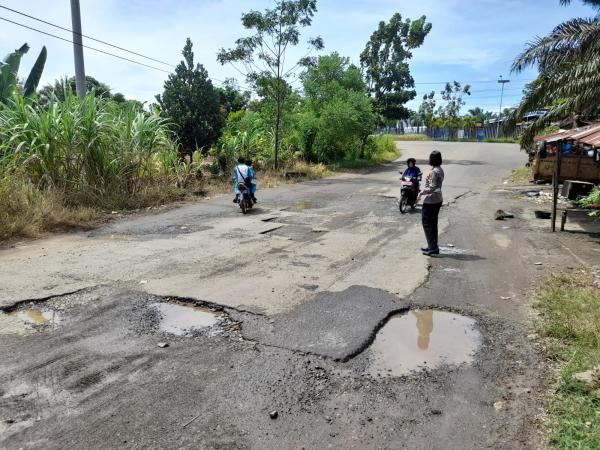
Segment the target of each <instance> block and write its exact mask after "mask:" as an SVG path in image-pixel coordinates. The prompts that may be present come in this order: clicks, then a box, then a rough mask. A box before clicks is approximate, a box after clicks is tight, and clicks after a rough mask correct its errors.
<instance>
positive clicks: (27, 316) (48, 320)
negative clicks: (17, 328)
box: [8, 307, 61, 325]
mask: <svg viewBox="0 0 600 450" xmlns="http://www.w3.org/2000/svg"><path fill="white" fill-rule="evenodd" d="M8 315H9V316H12V317H15V318H17V319H19V320H21V321H22V322H25V323H28V324H30V325H56V324H57V323H59V322H60V321H61V316H60V314H59V313H57V312H56V311H53V310H51V309H43V308H37V307H31V308H26V309H18V310H16V311H12V312H9V313H8Z"/></svg>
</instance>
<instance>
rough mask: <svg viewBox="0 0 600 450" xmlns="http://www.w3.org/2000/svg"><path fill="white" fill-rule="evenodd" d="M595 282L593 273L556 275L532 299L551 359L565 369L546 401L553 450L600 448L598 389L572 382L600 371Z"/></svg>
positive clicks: (584, 271) (598, 318) (598, 312)
mask: <svg viewBox="0 0 600 450" xmlns="http://www.w3.org/2000/svg"><path fill="white" fill-rule="evenodd" d="M596 270H597V268H596ZM593 281H594V276H592V275H591V274H590V271H589V270H583V271H573V272H570V273H559V274H554V275H552V276H551V277H549V278H548V279H547V280H546V282H545V283H544V286H543V287H542V288H541V289H540V290H539V291H538V292H537V293H536V295H535V299H534V300H535V301H534V306H535V307H536V308H537V309H538V310H539V311H540V313H541V319H542V320H541V323H540V324H539V325H540V331H541V333H542V334H543V335H544V336H545V337H546V338H548V339H547V342H546V345H545V348H546V352H547V354H548V357H549V358H551V359H553V360H555V361H557V362H558V363H559V364H560V366H561V370H560V375H559V379H558V380H556V388H555V389H553V391H552V393H551V395H550V397H549V398H548V410H549V413H550V419H551V420H550V427H551V429H550V438H551V445H552V448H557V449H598V448H600V390H598V389H597V387H598V386H595V388H596V389H594V387H593V386H592V387H586V386H584V385H582V384H580V383H579V382H578V381H576V380H574V379H573V377H572V376H573V374H574V373H577V372H583V371H588V370H593V371H595V372H598V371H599V370H600V308H599V307H598V299H599V296H598V288H597V287H596V286H594V285H593V284H592V282H593ZM590 388H591V389H590Z"/></svg>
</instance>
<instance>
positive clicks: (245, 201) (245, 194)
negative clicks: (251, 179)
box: [238, 181, 254, 214]
mask: <svg viewBox="0 0 600 450" xmlns="http://www.w3.org/2000/svg"><path fill="white" fill-rule="evenodd" d="M238 189H239V191H240V195H239V197H238V202H239V204H240V209H241V210H242V213H244V214H246V213H247V212H248V210H249V209H252V205H253V204H254V202H253V201H252V192H251V191H250V187H249V186H247V185H246V183H244V182H243V181H242V182H240V183H238Z"/></svg>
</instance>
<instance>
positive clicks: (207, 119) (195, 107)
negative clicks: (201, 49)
mask: <svg viewBox="0 0 600 450" xmlns="http://www.w3.org/2000/svg"><path fill="white" fill-rule="evenodd" d="M182 54H183V58H184V60H183V61H181V62H180V63H179V64H178V65H177V67H176V68H175V73H172V74H169V77H168V78H167V81H165V84H164V92H163V93H162V94H159V95H157V96H156V100H157V102H158V105H159V108H160V110H161V113H162V114H163V115H164V116H166V117H167V118H169V119H170V120H171V122H172V123H173V125H174V128H175V131H176V132H177V135H178V136H179V141H180V143H181V146H182V152H183V153H187V154H191V153H193V152H194V151H195V150H197V149H202V150H203V151H208V149H209V148H210V146H211V145H212V144H213V143H214V142H216V140H217V139H218V138H219V136H220V134H221V130H222V128H223V124H224V117H223V114H222V113H221V109H220V98H219V93H218V92H217V91H216V90H215V89H214V87H213V85H212V81H211V80H210V79H209V78H208V72H207V71H206V69H205V68H204V67H203V66H202V65H201V64H194V52H193V51H192V41H191V40H190V38H187V40H186V43H185V47H184V48H183V52H182Z"/></svg>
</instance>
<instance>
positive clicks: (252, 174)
mask: <svg viewBox="0 0 600 450" xmlns="http://www.w3.org/2000/svg"><path fill="white" fill-rule="evenodd" d="M246 165H247V166H248V176H249V177H250V179H251V180H252V181H253V182H252V183H250V195H251V196H252V202H253V203H256V202H257V201H258V200H257V198H256V195H255V194H256V183H254V181H255V180H256V172H255V171H254V167H252V160H251V159H247V160H246Z"/></svg>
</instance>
